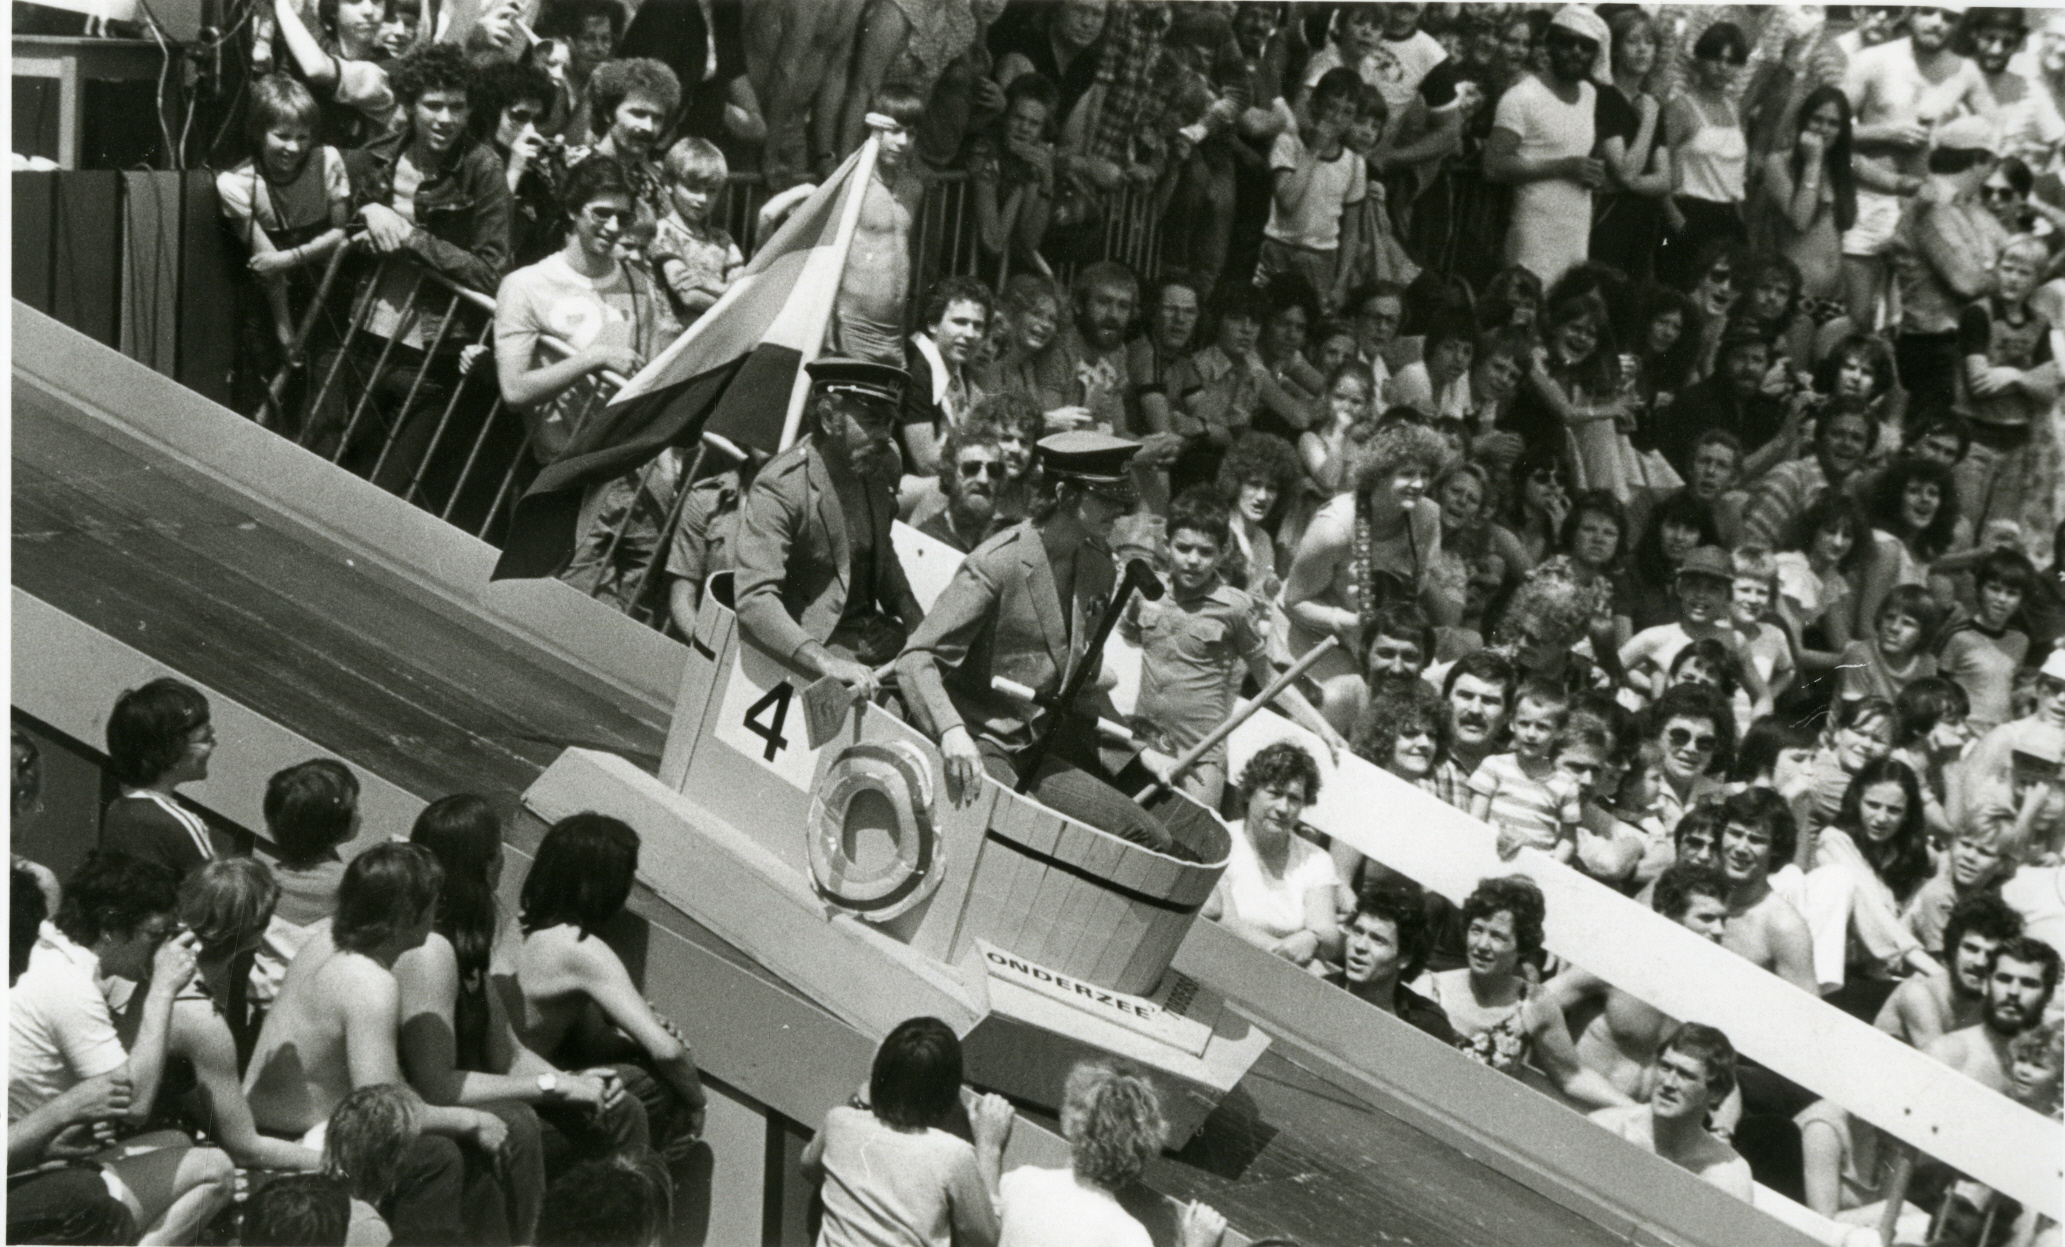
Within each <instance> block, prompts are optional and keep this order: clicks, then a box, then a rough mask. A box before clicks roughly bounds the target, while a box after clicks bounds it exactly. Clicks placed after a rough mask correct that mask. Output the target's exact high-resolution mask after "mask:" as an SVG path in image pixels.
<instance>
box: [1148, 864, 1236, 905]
mask: <svg viewBox="0 0 2065 1247" xmlns="http://www.w3.org/2000/svg"><path fill="white" fill-rule="evenodd" d="M1174 865H1175V867H1176V877H1175V879H1173V880H1172V881H1171V882H1170V884H1169V887H1168V889H1167V890H1166V891H1162V892H1154V893H1150V895H1154V896H1165V897H1167V898H1168V900H1169V902H1170V903H1171V904H1174V905H1181V906H1183V907H1185V908H1187V909H1195V908H1197V907H1198V906H1201V905H1203V904H1204V903H1205V902H1206V901H1207V900H1210V899H1211V896H1212V889H1213V888H1215V887H1217V886H1219V876H1220V875H1222V874H1225V873H1226V863H1225V862H1224V861H1219V862H1176V863H1174Z"/></svg>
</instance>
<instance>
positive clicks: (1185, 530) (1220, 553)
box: [1120, 486, 1347, 810]
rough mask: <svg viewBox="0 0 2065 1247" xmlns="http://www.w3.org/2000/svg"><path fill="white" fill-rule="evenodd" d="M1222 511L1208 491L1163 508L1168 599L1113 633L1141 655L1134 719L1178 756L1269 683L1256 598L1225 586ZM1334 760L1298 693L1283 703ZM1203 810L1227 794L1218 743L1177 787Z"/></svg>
mask: <svg viewBox="0 0 2065 1247" xmlns="http://www.w3.org/2000/svg"><path fill="white" fill-rule="evenodd" d="M1232 540H1233V538H1232V534H1231V532H1230V531H1229V530H1228V523H1227V515H1226V504H1225V503H1223V502H1221V501H1220V500H1219V498H1218V495H1217V494H1216V493H1214V492H1213V491H1212V490H1211V489H1210V488H1209V487H1208V486H1197V487H1194V488H1192V489H1189V490H1186V491H1184V493H1183V494H1182V495H1181V496H1179V497H1178V498H1177V499H1176V501H1175V502H1174V503H1172V504H1171V505H1170V507H1169V525H1168V551H1169V573H1168V580H1169V593H1168V594H1167V595H1166V596H1164V597H1163V598H1162V599H1161V600H1160V601H1156V602H1148V601H1145V600H1143V599H1141V598H1138V597H1136V598H1134V599H1133V601H1132V603H1131V604H1130V606H1129V608H1128V610H1127V613H1126V615H1125V617H1124V618H1123V619H1122V620H1121V622H1120V632H1121V633H1122V635H1124V636H1125V637H1126V639H1127V640H1129V641H1131V642H1133V643H1134V644H1136V645H1138V646H1139V647H1140V700H1139V702H1138V704H1137V705H1136V707H1135V713H1136V714H1137V715H1138V716H1139V717H1140V718H1141V719H1144V720H1146V721H1147V722H1150V723H1152V724H1154V725H1155V727H1157V728H1158V729H1160V731H1161V732H1162V734H1163V743H1165V744H1166V745H1168V746H1169V747H1170V748H1171V749H1172V750H1175V751H1177V752H1181V751H1183V750H1187V749H1189V748H1190V747H1191V746H1193V745H1195V744H1197V743H1198V742H1199V741H1201V740H1203V739H1204V738H1205V736H1206V735H1207V734H1208V733H1209V732H1211V730H1212V729H1213V728H1215V727H1217V726H1219V724H1220V723H1222V722H1223V721H1225V719H1226V716H1227V715H1228V714H1230V713H1231V712H1232V710H1233V705H1234V703H1235V702H1236V701H1237V700H1238V699H1239V697H1240V688H1241V682H1242V681H1243V680H1245V679H1247V678H1248V677H1250V676H1252V677H1253V678H1254V679H1255V680H1256V682H1257V683H1259V684H1267V683H1269V682H1270V681H1271V680H1273V679H1275V678H1276V672H1275V669H1274V668H1273V667H1272V666H1271V665H1270V662H1269V649H1268V645H1269V641H1268V634H1269V621H1268V617H1267V616H1266V615H1265V614H1263V612H1262V610H1261V608H1260V607H1259V605H1258V604H1257V603H1256V601H1255V599H1253V598H1251V597H1249V596H1248V595H1247V594H1246V593H1244V592H1242V591H1241V590H1239V589H1236V588H1234V587H1233V586H1232V585H1229V584H1227V583H1226V582H1225V580H1224V579H1223V578H1222V577H1221V576H1220V575H1219V564H1220V562H1221V561H1222V560H1224V558H1225V557H1226V551H1227V549H1228V548H1229V547H1230V546H1231V544H1232ZM1281 704H1282V705H1283V706H1284V708H1285V709H1286V710H1288V711H1290V713H1291V717H1292V718H1293V719H1295V720H1296V721H1297V722H1298V723H1300V724H1301V725H1303V726H1304V727H1305V728H1306V729H1308V730H1310V731H1312V732H1314V733H1316V734H1317V735H1318V736H1319V737H1320V739H1321V740H1324V741H1325V742H1326V744H1327V747H1328V748H1329V749H1330V750H1332V751H1333V753H1334V756H1335V757H1336V758H1338V757H1339V756H1340V751H1341V749H1342V747H1343V746H1345V745H1346V744H1347V742H1346V741H1344V740H1343V739H1342V738H1341V735H1340V733H1338V732H1336V731H1335V730H1334V729H1333V728H1332V727H1331V726H1330V725H1329V724H1328V723H1327V722H1326V720H1324V719H1322V718H1320V716H1319V712H1318V711H1317V710H1314V709H1313V707H1312V704H1311V703H1310V702H1308V701H1307V700H1306V699H1305V696H1304V695H1303V694H1302V693H1300V692H1299V691H1298V690H1297V689H1295V688H1292V689H1287V690H1285V692H1284V695H1283V700H1282V703H1281ZM1181 787H1182V788H1183V790H1184V791H1185V792H1188V793H1189V794H1190V795H1192V796H1194V797H1196V798H1197V799H1198V801H1199V802H1201V803H1202V804H1204V805H1205V806H1206V808H1208V809H1215V810H1216V809H1218V808H1219V804H1220V802H1221V801H1222V800H1223V799H1224V797H1225V795H1226V751H1225V746H1224V743H1223V742H1222V743H1221V745H1220V747H1218V748H1217V749H1214V750H1213V751H1212V753H1211V754H1210V755H1208V756H1207V757H1206V758H1205V759H1204V760H1203V761H1201V762H1199V763H1198V764H1197V765H1196V766H1195V767H1192V768H1191V769H1190V770H1189V771H1188V772H1187V773H1185V774H1184V775H1183V777H1182V779H1181Z"/></svg>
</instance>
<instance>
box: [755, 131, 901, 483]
mask: <svg viewBox="0 0 2065 1247" xmlns="http://www.w3.org/2000/svg"><path fill="white" fill-rule="evenodd" d="M881 147H882V139H881V136H880V135H879V134H876V133H875V132H873V131H869V133H868V141H867V142H865V143H863V144H861V148H860V162H859V163H858V164H857V165H855V166H854V169H853V176H852V179H851V180H850V181H848V182H847V187H848V198H847V201H846V208H845V211H844V212H842V213H841V214H840V217H839V232H838V233H837V234H836V235H834V236H833V238H832V255H833V257H834V262H835V264H836V267H835V268H833V270H832V274H833V281H834V282H842V281H843V280H844V279H845V277H846V258H847V253H848V252H850V251H852V250H853V234H854V231H855V230H856V229H858V228H859V227H860V210H861V205H862V204H863V203H865V202H866V200H867V197H868V184H869V183H870V182H872V181H873V180H874V177H875V156H876V154H877V153H878V152H879V151H880V150H881ZM838 305H839V296H838V294H837V292H836V289H835V291H834V293H833V295H832V297H831V298H829V299H827V300H825V310H824V315H823V316H821V317H819V318H818V323H817V327H816V328H815V329H813V330H812V331H811V333H810V335H809V337H807V338H806V339H804V344H803V359H802V364H803V365H808V364H809V363H810V361H811V360H814V359H816V358H817V357H818V355H819V354H820V353H822V352H823V350H824V341H825V332H826V330H828V329H829V328H831V323H832V312H833V309H835V308H836V307H838ZM809 397H810V373H809V372H808V371H807V369H806V367H803V366H799V367H798V368H797V369H796V379H795V381H793V382H792V383H790V386H789V408H788V413H787V414H786V415H785V416H783V418H782V440H781V443H780V444H779V446H778V447H777V449H778V450H787V449H788V448H789V447H790V446H791V445H793V444H794V443H795V441H796V437H797V435H798V433H800V432H801V431H802V427H803V404H804V400H806V399H807V398H809Z"/></svg>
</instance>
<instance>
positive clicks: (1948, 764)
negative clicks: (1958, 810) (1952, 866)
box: [1893, 675, 1972, 843]
mask: <svg viewBox="0 0 2065 1247" xmlns="http://www.w3.org/2000/svg"><path fill="white" fill-rule="evenodd" d="M1893 706H1894V710H1895V711H1896V713H1897V718H1896V721H1895V723H1894V725H1893V756H1894V757H1895V758H1898V759H1899V760H1900V761H1902V762H1904V763H1906V764H1907V769H1908V770H1910V771H1913V772H1914V773H1915V777H1916V778H1917V779H1919V780H1920V781H1921V788H1922V817H1923V819H1924V820H1925V821H1926V822H1927V824H1928V828H1929V833H1930V835H1931V837H1932V838H1934V839H1935V840H1936V841H1937V842H1939V843H1940V842H1941V841H1942V840H1943V838H1944V837H1946V836H1948V835H1949V834H1950V832H1951V822H1950V817H1949V815H1947V814H1946V813H1944V811H1945V810H1946V809H1947V808H1948V807H1949V805H1950V794H1949V793H1948V792H1947V791H1946V788H1947V785H1948V784H1949V782H1950V776H1951V774H1952V767H1953V764H1954V763H1956V762H1957V760H1958V759H1959V758H1961V757H1963V756H1964V753H1965V746H1966V745H1968V744H1970V743H1971V741H1972V733H1971V729H1970V726H1969V724H1968V722H1967V716H1968V715H1969V714H1970V713H1971V702H1970V701H1969V700H1968V699H1967V698H1966V696H1965V691H1964V690H1963V689H1962V688H1960V687H1958V686H1957V685H1956V684H1953V683H1952V682H1950V681H1949V680H1946V679H1944V678H1943V677H1942V676H1940V675H1939V676H1930V677H1929V678H1927V679H1924V680H1916V681H1915V682H1913V683H1912V684H1909V685H1908V686H1907V687H1906V688H1903V689H1901V690H1900V696H1899V697H1897V698H1895V699H1894V703H1893Z"/></svg>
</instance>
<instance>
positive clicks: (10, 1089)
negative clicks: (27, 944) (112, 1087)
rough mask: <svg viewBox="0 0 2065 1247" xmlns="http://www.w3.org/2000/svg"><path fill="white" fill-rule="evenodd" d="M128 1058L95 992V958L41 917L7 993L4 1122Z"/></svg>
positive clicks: (104, 999) (104, 1003)
mask: <svg viewBox="0 0 2065 1247" xmlns="http://www.w3.org/2000/svg"><path fill="white" fill-rule="evenodd" d="M128 1059H129V1052H128V1050H127V1049H125V1048H123V1047H122V1040H121V1037H120V1036H118V1035H117V1034H116V1033H115V1019H114V1015H113V1014H112V1013H111V1012H110V1011H109V1009H108V1002H107V997H106V996H104V995H102V994H101V990H100V958H98V957H96V956H94V955H93V954H92V953H91V952H89V951H88V950H86V949H84V948H81V947H80V946H79V945H77V944H74V943H73V942H72V941H71V940H69V939H67V938H66V937H65V934H64V932H62V931H60V930H58V929H57V928H56V927H55V926H53V925H52V924H50V923H48V922H46V923H44V924H43V927H42V930H41V932H40V933H39V936H38V938H37V940H36V947H35V949H34V950H33V951H31V952H30V953H29V965H28V968H27V969H26V970H23V971H22V976H21V977H20V978H19V979H17V980H15V984H14V987H13V989H12V990H10V991H9V992H8V994H7V1120H8V1121H10V1122H12V1121H15V1120H17V1119H19V1118H20V1117H21V1116H22V1115H24V1114H26V1113H31V1112H34V1111H35V1110H36V1109H38V1108H41V1107H42V1106H43V1105H44V1104H46V1103H48V1102H49V1101H50V1100H52V1099H55V1098H56V1097H57V1096H59V1095H61V1094H63V1093H64V1092H66V1091H69V1090H71V1089H72V1088H73V1087H74V1086H76V1085H78V1084H79V1083H82V1082H84V1081H86V1080H87V1079H89V1078H97V1077H99V1076H100V1075H102V1074H105V1073H108V1072H109V1071H111V1070H115V1069H119V1068H121V1066H122V1064H123V1062H125V1061H127V1060H128Z"/></svg>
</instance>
